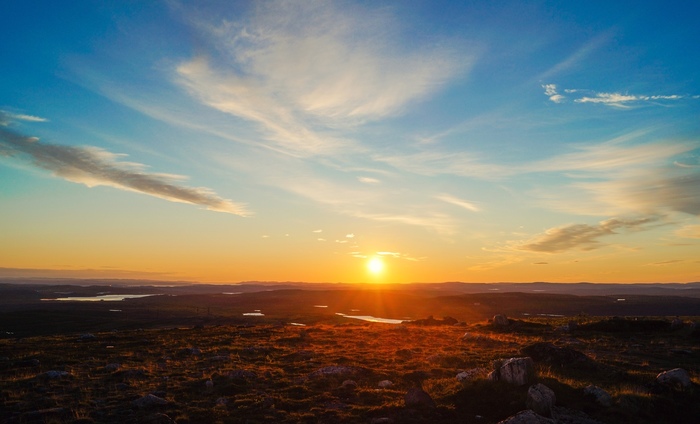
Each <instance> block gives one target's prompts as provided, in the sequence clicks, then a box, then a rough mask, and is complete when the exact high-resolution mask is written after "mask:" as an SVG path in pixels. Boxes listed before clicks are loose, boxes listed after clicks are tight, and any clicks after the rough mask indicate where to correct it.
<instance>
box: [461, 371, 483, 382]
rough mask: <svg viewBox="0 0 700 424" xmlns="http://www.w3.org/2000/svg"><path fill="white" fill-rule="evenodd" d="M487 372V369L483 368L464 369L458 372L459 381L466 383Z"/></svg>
mask: <svg viewBox="0 0 700 424" xmlns="http://www.w3.org/2000/svg"><path fill="white" fill-rule="evenodd" d="M485 374H486V370H484V369H483V368H472V369H470V370H466V371H462V372H460V373H459V374H457V377H456V378H457V381H459V382H462V383H466V382H468V381H473V380H476V379H477V378H479V377H481V376H483V375H485Z"/></svg>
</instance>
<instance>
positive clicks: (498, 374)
mask: <svg viewBox="0 0 700 424" xmlns="http://www.w3.org/2000/svg"><path fill="white" fill-rule="evenodd" d="M488 378H489V380H491V381H504V382H506V383H510V384H513V385H515V386H524V385H525V384H528V383H530V382H532V380H534V379H535V365H534V363H533V362H532V358H529V357H525V358H510V359H506V360H505V361H503V362H500V361H497V362H496V363H495V364H494V370H493V371H492V372H491V373H490V374H489V376H488Z"/></svg>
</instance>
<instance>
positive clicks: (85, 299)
mask: <svg viewBox="0 0 700 424" xmlns="http://www.w3.org/2000/svg"><path fill="white" fill-rule="evenodd" d="M148 296H160V295H159V294H105V295H102V296H82V297H81V296H72V297H57V298H56V299H41V300H45V301H53V300H58V301H62V302H100V301H105V302H117V301H120V300H124V299H138V298H141V297H148Z"/></svg>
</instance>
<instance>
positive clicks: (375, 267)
mask: <svg viewBox="0 0 700 424" xmlns="http://www.w3.org/2000/svg"><path fill="white" fill-rule="evenodd" d="M367 269H368V270H369V272H371V273H372V274H375V275H378V274H381V272H382V271H384V262H383V261H382V260H381V258H372V259H370V260H369V262H367Z"/></svg>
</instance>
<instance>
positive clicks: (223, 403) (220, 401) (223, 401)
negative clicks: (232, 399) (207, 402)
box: [216, 397, 228, 406]
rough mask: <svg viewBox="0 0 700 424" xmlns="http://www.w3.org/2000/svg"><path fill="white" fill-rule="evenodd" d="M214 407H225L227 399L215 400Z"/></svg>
mask: <svg viewBox="0 0 700 424" xmlns="http://www.w3.org/2000/svg"><path fill="white" fill-rule="evenodd" d="M216 405H217V406H226V405H228V399H227V398H225V397H220V398H218V399H217V400H216Z"/></svg>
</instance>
